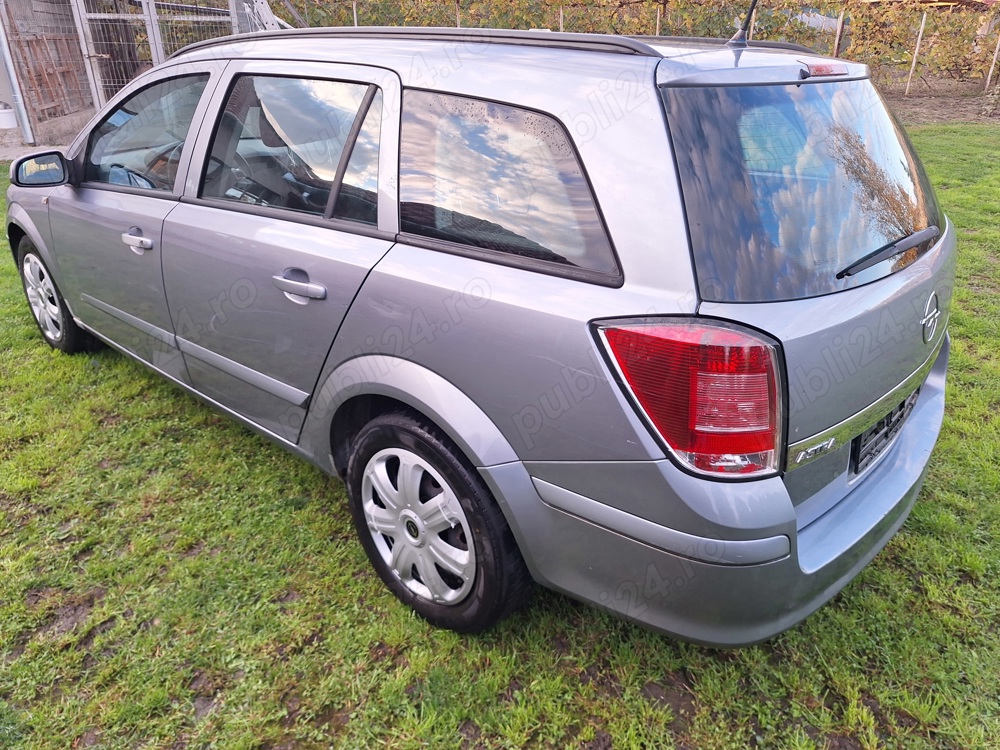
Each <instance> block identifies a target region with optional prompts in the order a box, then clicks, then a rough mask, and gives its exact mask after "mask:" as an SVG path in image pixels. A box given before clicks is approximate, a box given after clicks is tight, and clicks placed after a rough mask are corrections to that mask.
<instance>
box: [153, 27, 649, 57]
mask: <svg viewBox="0 0 1000 750" xmlns="http://www.w3.org/2000/svg"><path fill="white" fill-rule="evenodd" d="M304 37H305V38H319V39H418V40H434V41H442V42H471V43H474V44H482V43H483V42H486V43H490V44H513V45H521V46H528V47H564V48H568V49H578V50H590V51H593V52H611V53H616V54H625V55H641V56H644V57H663V55H661V54H660V53H659V52H657V51H656V50H655V49H653V48H652V47H650V46H649V45H648V44H646V43H644V42H643V41H641V39H639V38H635V37H628V36H613V35H611V34H569V33H562V32H557V31H547V30H544V29H543V30H540V31H522V30H516V29H473V28H469V29H459V28H435V27H427V28H419V27H413V26H408V27H402V26H331V27H324V28H308V29H279V30H276V31H257V32H251V33H249V34H234V35H233V36H225V37H217V38H215V39H206V40H204V41H201V42H195V43H194V44H189V45H188V46H186V47H184V48H183V49H181V50H178V51H177V52H175V53H173V54H172V55H170V57H171V58H174V57H177V56H178V55H183V54H186V53H188V52H192V51H194V50H199V49H205V48H207V47H215V46H219V45H223V44H230V43H232V42H240V41H256V40H261V39H301V38H304ZM661 38H664V37H650V39H657V40H658V39H661Z"/></svg>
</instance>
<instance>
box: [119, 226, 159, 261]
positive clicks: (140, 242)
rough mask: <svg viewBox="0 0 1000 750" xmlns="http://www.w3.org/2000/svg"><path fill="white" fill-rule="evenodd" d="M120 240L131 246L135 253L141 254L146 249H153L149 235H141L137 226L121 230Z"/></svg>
mask: <svg viewBox="0 0 1000 750" xmlns="http://www.w3.org/2000/svg"><path fill="white" fill-rule="evenodd" d="M122 242H124V243H125V244H126V245H128V246H129V247H130V248H132V252H133V253H135V254H136V255H142V254H144V253H145V252H146V251H147V250H152V249H153V241H152V240H151V239H149V237H143V236H142V230H141V229H140V228H139V227H131V228H130V229H129V230H128V231H127V232H123V233H122Z"/></svg>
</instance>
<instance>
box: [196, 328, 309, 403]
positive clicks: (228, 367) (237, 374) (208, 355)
mask: <svg viewBox="0 0 1000 750" xmlns="http://www.w3.org/2000/svg"><path fill="white" fill-rule="evenodd" d="M177 348H178V349H180V350H181V352H183V353H184V354H185V355H186V356H189V357H194V358H195V359H199V360H201V361H202V362H204V363H205V364H208V365H211V366H212V367H215V368H217V369H219V370H222V371H223V372H224V373H226V374H227V375H232V376H233V377H234V378H237V379H238V380H242V381H243V382H244V383H249V384H250V385H252V386H254V387H255V388H260V389H261V390H262V391H264V392H265V393H270V394H271V395H272V396H277V397H278V398H280V399H281V400H283V401H287V402H288V403H290V404H292V405H293V406H298V407H301V408H305V407H306V405H307V404H308V403H309V394H308V393H306V392H305V391H300V390H299V389H298V388H293V387H292V386H290V385H288V384H287V383H283V382H281V381H280V380H276V379H274V378H272V377H269V376H267V375H265V374H264V373H261V372H257V371H256V370H254V369H252V368H250V367H247V366H246V365H241V364H240V363H239V362H234V361H233V360H231V359H229V358H227V357H223V356H222V355H221V354H216V353H215V352H213V351H211V350H209V349H206V348H205V347H203V346H198V345H197V344H194V343H192V342H190V341H188V340H187V339H182V338H178V339H177Z"/></svg>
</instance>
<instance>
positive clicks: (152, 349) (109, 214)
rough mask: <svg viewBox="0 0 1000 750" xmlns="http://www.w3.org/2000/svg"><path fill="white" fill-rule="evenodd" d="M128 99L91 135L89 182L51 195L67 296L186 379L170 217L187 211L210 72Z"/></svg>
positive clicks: (174, 74) (86, 158)
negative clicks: (166, 242)
mask: <svg viewBox="0 0 1000 750" xmlns="http://www.w3.org/2000/svg"><path fill="white" fill-rule="evenodd" d="M183 68H184V69H182V70H174V71H170V72H165V73H164V75H165V76H166V78H164V79H161V80H159V81H158V82H156V83H152V84H150V85H147V86H144V87H142V88H140V89H139V90H137V91H135V92H133V93H131V94H127V95H126V96H125V97H124V99H123V100H122V101H121V102H120V103H119V104H118V105H117V106H116V107H114V108H113V109H112V110H111V111H110V112H109V113H108V114H107V116H105V117H103V118H102V119H101V120H100V122H99V124H98V125H97V126H96V127H95V128H94V129H93V130H92V131H91V132H90V134H89V135H88V137H87V139H86V143H85V144H84V146H83V148H84V150H85V152H84V154H83V159H82V161H83V174H82V181H81V182H80V183H79V184H78V185H76V186H71V185H63V186H60V187H58V188H56V189H55V190H54V191H53V192H52V194H51V196H50V198H49V219H50V225H51V229H52V239H53V246H54V248H55V251H56V253H57V254H58V257H59V263H60V265H61V266H63V267H64V268H66V269H67V270H68V273H66V274H65V277H66V279H67V285H66V286H67V289H66V290H65V291H66V294H67V299H68V300H69V301H70V304H71V306H72V309H73V310H74V312H75V314H76V315H77V317H78V318H79V319H80V320H81V321H82V322H83V323H84V324H85V325H87V326H88V327H90V328H92V329H93V330H95V331H96V332H98V333H99V334H101V335H102V336H103V337H105V338H107V339H109V340H110V341H112V342H113V343H115V344H117V345H118V346H121V347H122V348H124V349H126V350H128V351H129V352H131V353H133V354H135V355H136V356H138V357H139V358H141V359H142V360H144V361H146V362H147V363H149V364H151V365H153V366H154V367H156V368H157V369H160V370H161V371H163V372H165V373H166V374H168V375H171V376H173V377H176V378H178V379H182V380H184V379H186V378H185V376H184V370H183V362H182V360H181V358H180V357H179V356H177V350H176V347H175V346H174V342H173V332H172V325H171V321H170V314H169V313H168V311H167V302H166V297H165V295H164V291H163V274H162V271H161V268H160V261H161V247H160V242H161V233H162V228H163V220H164V219H165V218H166V216H167V215H168V214H169V213H170V211H171V210H173V208H174V207H175V206H176V205H177V198H178V192H177V191H178V190H179V188H180V183H181V182H182V176H181V175H180V172H181V169H182V167H184V166H186V164H187V162H188V161H189V154H188V153H186V152H187V151H188V149H187V148H186V147H185V143H186V141H187V139H188V137H189V133H190V130H191V127H192V122H199V121H200V115H201V111H202V110H203V109H204V103H203V102H204V100H205V99H207V97H203V94H204V92H205V90H206V87H207V85H208V82H209V79H210V74H209V73H208V72H205V71H204V70H199V71H197V72H195V71H193V70H191V67H190V66H183Z"/></svg>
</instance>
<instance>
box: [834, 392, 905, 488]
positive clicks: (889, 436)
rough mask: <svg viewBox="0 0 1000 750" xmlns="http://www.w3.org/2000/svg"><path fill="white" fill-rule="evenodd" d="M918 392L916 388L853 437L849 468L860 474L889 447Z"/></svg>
mask: <svg viewBox="0 0 1000 750" xmlns="http://www.w3.org/2000/svg"><path fill="white" fill-rule="evenodd" d="M919 394H920V389H919V388H918V389H917V390H915V391H914V392H913V393H911V394H910V395H909V396H908V397H907V399H906V400H905V401H903V402H902V403H901V404H900V405H899V406H897V407H896V408H895V409H893V410H892V411H890V412H889V413H888V414H886V415H885V416H884V417H882V419H880V420H879V421H878V422H876V423H875V424H873V425H872V426H871V427H869V428H868V429H867V430H865V431H864V432H862V433H861V434H860V435H858V436H857V437H856V438H854V442H853V443H852V445H851V468H852V469H853V471H854V473H855V474H860V473H861V472H862V471H864V470H865V469H867V468H868V467H869V466H871V465H872V463H874V461H875V459H877V458H878V457H879V456H881V455H882V453H883V451H885V449H886V448H888V447H889V445H890V444H891V443H892V441H893V439H894V438H895V437H896V435H897V434H899V431H900V429H902V427H903V423H904V422H906V418H907V417H909V416H910V412H911V411H913V406H914V404H916V403H917V396H918V395H919Z"/></svg>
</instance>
